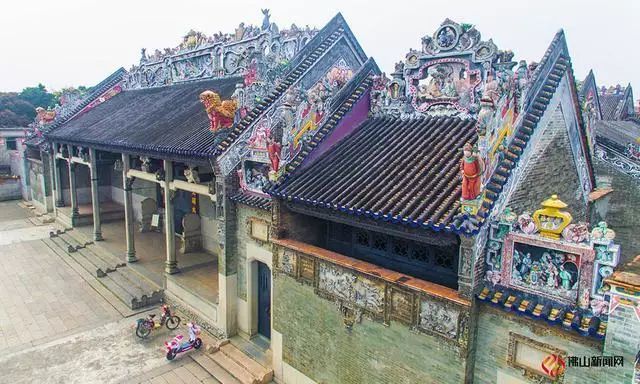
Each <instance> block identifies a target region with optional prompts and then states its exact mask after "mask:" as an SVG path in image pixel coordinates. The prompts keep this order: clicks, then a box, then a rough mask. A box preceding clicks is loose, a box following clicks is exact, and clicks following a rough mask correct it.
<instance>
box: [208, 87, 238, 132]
mask: <svg viewBox="0 0 640 384" xmlns="http://www.w3.org/2000/svg"><path fill="white" fill-rule="evenodd" d="M200 101H201V102H202V104H203V105H204V107H205V110H206V112H207V115H208V116H209V121H210V123H211V126H210V129H211V131H212V132H217V131H218V130H219V129H222V128H229V127H231V126H232V125H233V119H234V117H235V113H236V110H237V109H238V102H237V101H236V100H233V99H231V100H222V99H221V98H220V95H218V94H217V93H215V92H213V91H204V92H202V93H201V94H200Z"/></svg>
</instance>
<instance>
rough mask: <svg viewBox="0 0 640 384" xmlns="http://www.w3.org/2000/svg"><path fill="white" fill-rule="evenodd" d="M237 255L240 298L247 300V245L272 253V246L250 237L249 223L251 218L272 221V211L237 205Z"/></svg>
mask: <svg viewBox="0 0 640 384" xmlns="http://www.w3.org/2000/svg"><path fill="white" fill-rule="evenodd" d="M236 212H237V215H236V220H237V225H236V231H235V237H236V255H237V260H238V297H239V298H241V299H243V300H245V301H246V300H247V270H246V265H247V244H254V245H256V246H258V247H262V248H263V249H264V250H266V251H268V252H271V245H270V244H269V243H263V242H261V241H257V240H255V239H254V238H253V237H251V236H250V235H249V229H248V224H247V221H248V220H249V218H252V217H254V218H257V219H260V220H265V221H267V222H270V221H271V211H265V210H263V209H258V208H253V207H250V206H247V205H244V204H236Z"/></svg>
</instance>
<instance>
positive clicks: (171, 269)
mask: <svg viewBox="0 0 640 384" xmlns="http://www.w3.org/2000/svg"><path fill="white" fill-rule="evenodd" d="M164 272H165V273H167V274H169V275H173V274H174V273H178V272H180V269H179V268H178V262H177V261H165V263H164Z"/></svg>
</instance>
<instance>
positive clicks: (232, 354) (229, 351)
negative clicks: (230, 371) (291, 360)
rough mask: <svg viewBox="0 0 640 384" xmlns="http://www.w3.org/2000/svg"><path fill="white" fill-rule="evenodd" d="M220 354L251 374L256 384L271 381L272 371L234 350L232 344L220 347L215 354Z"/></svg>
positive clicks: (236, 349)
mask: <svg viewBox="0 0 640 384" xmlns="http://www.w3.org/2000/svg"><path fill="white" fill-rule="evenodd" d="M220 352H222V353H223V354H224V355H225V356H227V357H229V358H230V359H231V360H233V361H234V362H236V363H237V364H238V365H240V366H242V367H243V368H244V369H245V370H247V371H248V372H249V373H251V375H252V376H253V377H255V378H256V379H258V383H261V384H262V383H268V382H270V381H271V380H273V370H272V369H269V368H265V367H264V366H262V364H259V363H258V362H257V361H255V360H254V359H252V358H251V357H249V356H247V355H246V354H245V353H243V352H242V351H241V350H239V349H238V348H236V347H235V346H234V345H233V344H231V343H229V344H225V345H223V346H221V347H220V351H218V352H216V353H220Z"/></svg>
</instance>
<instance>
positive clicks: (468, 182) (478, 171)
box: [460, 143, 484, 215]
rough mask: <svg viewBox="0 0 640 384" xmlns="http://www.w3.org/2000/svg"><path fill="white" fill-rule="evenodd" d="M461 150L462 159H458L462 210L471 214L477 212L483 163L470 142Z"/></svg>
mask: <svg viewBox="0 0 640 384" xmlns="http://www.w3.org/2000/svg"><path fill="white" fill-rule="evenodd" d="M462 152H463V156H462V160H460V173H461V174H462V192H461V193H462V202H463V205H462V210H463V212H466V213H468V214H472V215H473V214H475V213H476V212H477V210H478V206H479V204H480V199H479V197H480V186H481V183H482V171H483V167H484V164H483V162H482V159H481V158H480V157H479V156H478V153H477V151H474V149H473V146H472V145H471V144H470V143H466V144H465V145H464V147H463V149H462Z"/></svg>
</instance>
